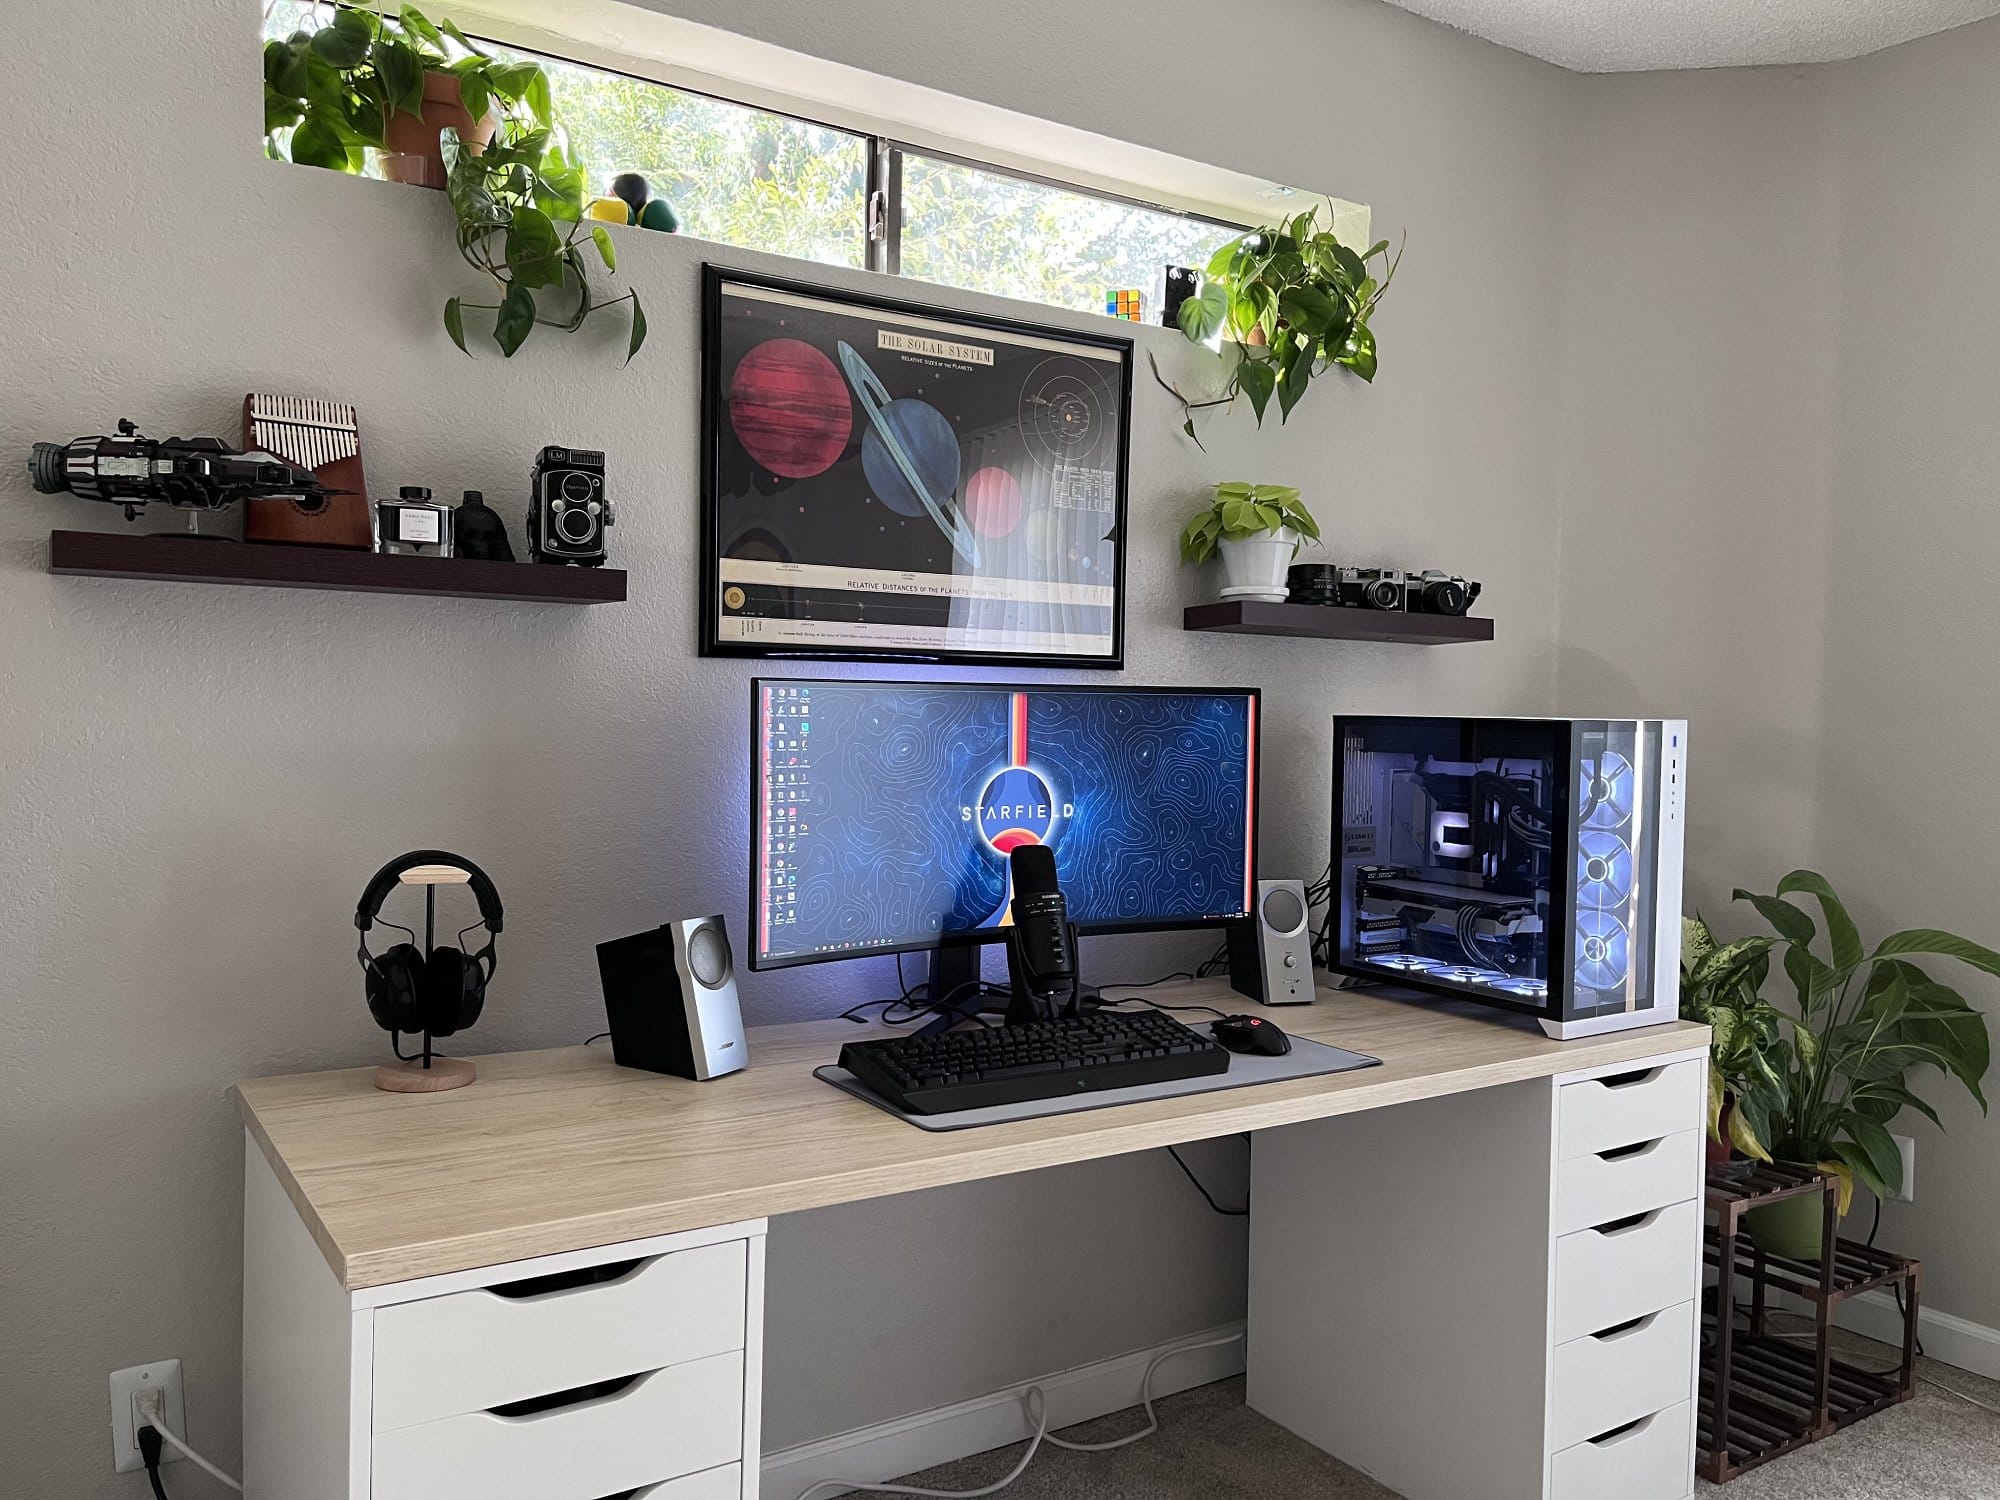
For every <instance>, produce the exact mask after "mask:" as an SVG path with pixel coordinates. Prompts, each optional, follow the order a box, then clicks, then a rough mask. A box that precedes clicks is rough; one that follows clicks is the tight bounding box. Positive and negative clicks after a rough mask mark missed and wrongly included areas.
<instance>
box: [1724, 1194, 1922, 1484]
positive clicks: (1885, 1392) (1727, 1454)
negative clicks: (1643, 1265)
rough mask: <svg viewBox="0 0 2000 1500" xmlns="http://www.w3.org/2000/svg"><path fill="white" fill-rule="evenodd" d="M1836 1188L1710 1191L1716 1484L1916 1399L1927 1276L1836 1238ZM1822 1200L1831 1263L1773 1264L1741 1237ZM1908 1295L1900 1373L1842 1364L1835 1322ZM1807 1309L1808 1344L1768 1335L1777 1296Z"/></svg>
mask: <svg viewBox="0 0 2000 1500" xmlns="http://www.w3.org/2000/svg"><path fill="white" fill-rule="evenodd" d="M1836 1192H1837V1184H1836V1183H1835V1181H1834V1179H1833V1178H1832V1177H1830V1176H1827V1175H1826V1174H1824V1173H1820V1172H1815V1171H1812V1170H1811V1169H1810V1168H1803V1167H1791V1166H1771V1165H1767V1164H1764V1163H1761V1162H1758V1163H1736V1164H1734V1165H1733V1166H1732V1167H1731V1168H1730V1169H1729V1170H1728V1172H1727V1173H1726V1174H1718V1175H1716V1176H1714V1177H1711V1178H1710V1179H1709V1183H1708V1190H1707V1206H1708V1210H1709V1212H1710V1214H1711V1215H1712V1218H1713V1222H1711V1223H1710V1224H1709V1225H1708V1227H1707V1231H1706V1234H1705V1235H1704V1239H1703V1247H1702V1254H1703V1258H1704V1260H1705V1262H1706V1264H1707V1267H1708V1269H1709V1270H1711V1271H1713V1272H1714V1273H1715V1284H1714V1286H1712V1287H1711V1288H1710V1289H1709V1291H1708V1293H1707V1294H1706V1295H1707V1298H1708V1301H1707V1304H1706V1306H1705V1309H1704V1313H1703V1321H1702V1370H1701V1410H1700V1437H1699V1440H1698V1443H1697V1452H1696V1462H1695V1467H1696V1469H1697V1471H1698V1472H1699V1473H1700V1474H1701V1477H1702V1478H1704V1479H1706V1480H1708V1481H1709V1482H1710V1483H1712V1484H1726V1483H1728V1482H1729V1481H1730V1480H1732V1479H1734V1478H1735V1477H1736V1476H1737V1475H1739V1474H1741V1473H1743V1472H1744V1471H1745V1470H1747V1469H1754V1468H1756V1467H1757V1466H1758V1465H1759V1464H1764V1463H1769V1462H1770V1461H1771V1460H1772V1459H1774V1458H1778V1457H1780V1456H1782V1455H1783V1454H1786V1453H1790V1452H1791V1451H1793V1450H1794V1449H1796V1448H1802V1447H1804V1446H1805V1445H1806V1444H1807V1443H1815V1442H1818V1441H1819V1440H1820V1439H1821V1438H1824V1437H1830V1436H1831V1435H1832V1434H1834V1433H1836V1432H1838V1431H1840V1430H1841V1429H1842V1428H1843V1427H1848V1426H1851V1425H1852V1424H1854V1423H1855V1422H1858V1421H1860V1420H1861V1419H1862V1418H1863V1417H1867V1416H1872V1415H1874V1414H1875V1413H1876V1412H1878V1411H1881V1410H1882V1409H1883V1408H1884V1407H1887V1406H1893V1405H1895V1404H1896V1403H1897V1402H1899V1401H1907V1400H1909V1399H1910V1397H1911V1396H1913V1395H1914V1394H1915V1393H1916V1354H1917V1310H1918V1299H1919V1292H1920V1285H1921V1282H1922V1279H1923V1266H1922V1263H1921V1262H1919V1261H1914V1260H1910V1259H1907V1258H1906V1257H1903V1256H1900V1255H1891V1254H1889V1253H1888V1252H1887V1251H1886V1250H1877V1249H1874V1248H1872V1247H1871V1246H1868V1245H1863V1244H1859V1243H1857V1242H1856V1241H1853V1240H1843V1239H1840V1238H1838V1237H1837V1236H1836V1234H1835V1232H1834V1231H1835V1223H1836V1217H1837V1216H1836V1214H1835V1202H1836V1197H1835V1195H1836ZM1814 1194H1817V1195H1818V1196H1819V1197H1820V1199H1821V1200H1822V1202H1823V1204H1824V1212H1825V1219H1824V1224H1825V1236H1824V1239H1823V1241H1822V1243H1824V1244H1826V1245H1830V1246H1831V1247H1832V1253H1831V1254H1829V1255H1827V1256H1825V1257H1823V1258H1822V1259H1821V1260H1819V1261H1818V1262H1812V1261H1803V1260H1792V1259H1790V1258H1788V1257H1785V1256H1779V1255H1767V1254H1766V1253H1765V1252H1764V1251H1762V1250H1759V1249H1758V1248H1756V1246H1754V1245H1752V1244H1751V1243H1750V1242H1749V1240H1748V1238H1747V1237H1746V1236H1744V1235H1743V1234H1742V1225H1743V1216H1744V1215H1745V1214H1746V1213H1748V1212H1749V1211H1750V1210H1751V1209H1753V1208H1758V1207H1761V1206H1763V1205H1765V1204H1769V1203H1777V1202H1780V1201H1782V1200H1784V1199H1787V1198H1799V1197H1809V1196H1812V1195H1814ZM1739 1279H1744V1280H1748V1282H1749V1284H1750V1318H1749V1327H1748V1328H1738V1327H1736V1320H1735V1316H1734V1313H1735V1310H1736V1306H1737V1303H1736V1290H1737V1287H1738V1284H1739ZM1897 1285H1901V1286H1902V1287H1903V1289H1904V1293H1905V1296H1904V1308H1903V1358H1902V1363H1901V1365H1900V1366H1899V1367H1898V1368H1897V1369H1896V1370H1894V1371H1890V1372H1888V1373H1879V1372H1876V1371H1871V1370H1864V1369H1861V1368H1860V1367H1858V1366H1855V1365H1851V1364H1849V1363H1847V1362H1846V1361H1845V1360H1841V1359H1838V1358H1836V1357H1835V1356H1834V1353H1833V1342H1832V1338H1831V1334H1832V1331H1833V1316H1834V1310H1835V1309H1836V1308H1837V1307H1839V1305H1840V1304H1841V1303H1843V1302H1845V1301H1846V1300H1847V1299H1848V1298H1850V1297H1855V1296H1859V1295H1860V1294H1861V1293H1862V1292H1866V1291H1872V1290H1874V1289H1876V1288H1878V1287H1892V1286H1897ZM1774 1290H1775V1291H1781V1292H1787V1293H1790V1294H1791V1295H1793V1296H1795V1297H1799V1298H1802V1299H1803V1300H1804V1301H1806V1302H1807V1303H1809V1304H1810V1305H1811V1309H1812V1311H1811V1317H1812V1320H1813V1328H1814V1337H1813V1339H1812V1342H1811V1343H1810V1344H1805V1343H1802V1342H1800V1341H1799V1340H1797V1339H1792V1338H1784V1337H1780V1336H1778V1335H1776V1334H1773V1333H1771V1332H1770V1331H1769V1330H1768V1329H1767V1328H1766V1326H1765V1325H1766V1319H1767V1314H1768V1311H1769V1308H1768V1301H1769V1296H1770V1293H1771V1292H1772V1291H1774Z"/></svg>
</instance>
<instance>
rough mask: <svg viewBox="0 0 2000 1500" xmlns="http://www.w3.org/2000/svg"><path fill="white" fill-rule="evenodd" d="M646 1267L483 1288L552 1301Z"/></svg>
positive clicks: (623, 1263) (632, 1264)
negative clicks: (565, 1293) (564, 1293)
mask: <svg viewBox="0 0 2000 1500" xmlns="http://www.w3.org/2000/svg"><path fill="white" fill-rule="evenodd" d="M646 1264H647V1262H646V1261H645V1260H643V1259H641V1260H614V1261H610V1262H608V1263H606V1264H604V1265H601V1266H583V1267H580V1268H579V1269H577V1270H574V1271H551V1272H549V1274H548V1275H546V1276H524V1277H523V1278H521V1280H519V1281H503V1282H501V1283H500V1284H499V1285H498V1286H489V1287H487V1288H486V1290H487V1291H489V1292H491V1293H492V1294H493V1295H494V1296H496V1297H505V1298H507V1299H508V1300H509V1301H512V1302H526V1301H529V1300H530V1299H532V1298H535V1297H554V1296H558V1295H560V1294H561V1293H563V1292H576V1291H582V1290H584V1289H585V1288H587V1287H597V1286H610V1285H612V1284H613V1283H614V1282H620V1281H626V1280H629V1279H630V1278H631V1277H633V1276H635V1275H637V1274H638V1273H639V1271H640V1270H641V1269H642V1268H643V1267H644V1266H645V1265H646ZM614 1500H615V1497H614Z"/></svg>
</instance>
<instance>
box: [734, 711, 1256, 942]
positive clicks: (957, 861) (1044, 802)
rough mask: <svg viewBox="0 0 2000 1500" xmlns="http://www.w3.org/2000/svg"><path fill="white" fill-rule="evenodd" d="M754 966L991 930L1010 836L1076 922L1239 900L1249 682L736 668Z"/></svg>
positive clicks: (1249, 779) (1244, 860)
mask: <svg viewBox="0 0 2000 1500" xmlns="http://www.w3.org/2000/svg"><path fill="white" fill-rule="evenodd" d="M751 696H752V715H751V717H752V739H751V754H752V761H751V765H752V774H751V784H752V795H751V809H750V815H751V861H750V882H751V891H750V919H751V925H752V928H753V930H754V933H755V938H754V943H753V953H752V958H751V966H752V967H753V968H760V969H762V968H777V967H781V966H783V965H786V964H795V963H811V962H814V961H817V960H821V959H832V958H853V957H857V956H859V955H862V954H867V953H896V952H902V951H906V950H909V949H914V948H928V947H932V946H935V945H936V944H938V943H939V942H940V941H945V940H950V941H968V942H978V941H982V940H990V939H992V938H997V937H998V936H1000V932H1001V929H1002V926H1003V924H1004V921H1005V918H1006V914H1007V903H1008V901H1009V899H1010V892H1009V890H1008V865H1007V854H1008V851H1010V850H1011V849H1013V848H1015V847H1016V846H1018V845H1020V844H1027V843H1044V844H1047V845H1048V846H1049V847H1050V848H1051V849H1053V850H1054V851H1055V856H1056V873H1057V876H1058V878H1059V879H1060V881H1061V882H1062V888H1063V893H1064V895H1065V896H1066V897H1067V899H1068V904H1069V913H1070V917H1071V919H1072V920H1073V921H1075V922H1076V923H1077V925H1078V926H1079V927H1080V928H1082V929H1083V930H1084V931H1086V932H1115V931H1140V930H1146V929H1161V928H1174V927H1195V926H1203V925H1207V924H1211V923H1219V922H1224V921H1228V920H1230V919H1232V918H1238V917H1243V916H1245V915H1247V914H1248V913H1249V912H1250V910H1251V903H1252V898H1253V893H1254V887H1255V882H1256V865H1257V860H1256V855H1257V729H1258V725H1257V709H1258V698H1257V693H1256V690H1255V689H1236V690H1219V689H1195V688H1135V687H1124V688H1115V689H1103V688H1077V687H1017V686H998V685H992V684H987V683H887V682H842V681H827V680H798V679H777V678H759V679H758V680H756V681H755V682H753V683H752V684H751Z"/></svg>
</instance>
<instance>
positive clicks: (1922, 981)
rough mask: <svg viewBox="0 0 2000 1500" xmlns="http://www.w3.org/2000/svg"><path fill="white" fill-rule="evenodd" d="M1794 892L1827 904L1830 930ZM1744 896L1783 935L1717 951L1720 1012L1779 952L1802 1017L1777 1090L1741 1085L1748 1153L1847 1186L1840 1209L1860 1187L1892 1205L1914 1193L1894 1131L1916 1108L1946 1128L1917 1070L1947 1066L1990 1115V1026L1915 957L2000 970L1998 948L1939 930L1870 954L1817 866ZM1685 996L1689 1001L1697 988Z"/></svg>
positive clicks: (1822, 907) (1713, 979)
mask: <svg viewBox="0 0 2000 1500" xmlns="http://www.w3.org/2000/svg"><path fill="white" fill-rule="evenodd" d="M1789 896H1805V897H1809V898H1810V899H1811V900H1812V901H1814V902H1815V903H1816V904H1817V905H1818V907H1819V911H1820V915H1821V918H1822V919H1823V920H1824V922H1825V924H1826V930H1825V932H1824V933H1822V932H1821V931H1820V927H1819V924H1818V923H1817V922H1815V921H1814V919H1813V915H1812V913H1811V912H1810V911H1809V910H1807V909H1806V908H1805V907H1804V906H1803V905H1801V904H1799V903H1798V902H1795V901H1790V900H1787V899H1785V898H1786V897H1789ZM1736 899H1737V900H1739V901H1747V902H1749V903H1750V904H1751V905H1752V906H1754V907H1755V908H1756V909H1757V912H1758V914H1759V915H1760V916H1762V917H1763V919H1764V921H1765V922H1766V923H1767V924H1768V925H1769V926H1770V927H1771V929H1772V932H1773V934H1774V935H1773V936H1770V937H1763V936H1758V937H1751V938H1745V939H1743V940H1742V941H1740V942H1736V943H1731V944H1729V945H1727V947H1725V948H1722V949H1719V950H1717V951H1716V953H1714V954H1713V955H1711V957H1710V959H1709V961H1708V965H1707V967H1706V969H1705V970H1703V980H1704V983H1705V985H1706V986H1707V990H1706V993H1707V994H1708V995H1709V997H1710V999H1709V1001H1708V1003H1709V1004H1710V1007H1711V1014H1714V1013H1716V1012H1715V1009H1714V1006H1715V1004H1716V1003H1717V1002H1716V997H1725V996H1733V997H1735V998H1736V999H1737V1000H1738V1001H1739V1002H1740V1001H1741V1000H1742V999H1743V998H1744V997H1745V996H1746V994H1754V993H1755V992H1756V990H1757V988H1758V987H1760V986H1761V984H1762V982H1763V979H1764V977H1765V976H1766V975H1767V974H1768V972H1769V968H1770V961H1771V959H1772V957H1773V956H1774V955H1775V956H1777V958H1778V961H1779V965H1780V967H1782V968H1783V970H1784V973H1785V976H1786V978H1787V979H1788V980H1790V982H1791V988H1792V994H1791V996H1790V997H1789V1004H1790V1008H1789V1009H1787V1008H1785V1007H1784V1006H1783V1005H1780V1006H1779V1007H1778V1015H1779V1023H1778V1024H1779V1025H1780V1027H1781V1028H1782V1032H1783V1036H1784V1046H1783V1047H1782V1049H1781V1050H1780V1051H1779V1052H1778V1054H1777V1056H1776V1057H1775V1058H1774V1059H1772V1060H1773V1061H1774V1063H1775V1065H1776V1068H1777V1071H1778V1074H1779V1077H1778V1079H1777V1081H1775V1082H1772V1081H1770V1080H1769V1079H1768V1078H1766V1077H1764V1074H1763V1069H1762V1068H1761V1066H1758V1067H1756V1068H1754V1070H1747V1071H1745V1072H1744V1073H1742V1074H1741V1075H1740V1076H1741V1077H1742V1078H1743V1079H1744V1080H1745V1081H1748V1082H1749V1083H1750V1086H1749V1087H1737V1088H1736V1110H1735V1113H1736V1115H1737V1116H1738V1117H1740V1119H1741V1121H1742V1124H1741V1127H1740V1133H1737V1134H1736V1135H1735V1138H1736V1142H1737V1145H1738V1146H1739V1147H1740V1148H1741V1149H1743V1150H1744V1151H1745V1153H1746V1154H1747V1155H1751V1156H1755V1157H1759V1158H1761V1159H1764V1160H1770V1159H1774V1158H1775V1159H1777V1160H1780V1161H1795V1162H1806V1163H1811V1164H1815V1165H1817V1166H1820V1167H1822V1168H1824V1169H1825V1170H1827V1171H1829V1172H1831V1173H1832V1174H1833V1175H1834V1176H1835V1177H1836V1178H1838V1179H1839V1181H1840V1200H1841V1201H1840V1207H1841V1211H1842V1212H1845V1211H1846V1209H1847V1206H1848V1203H1849V1201H1850V1200H1851V1199H1852V1196H1853V1192H1854V1184H1855V1182H1856V1180H1859V1181H1860V1182H1861V1183H1862V1184H1863V1185H1865V1186H1866V1187H1867V1188H1868V1189H1869V1190H1870V1191H1871V1192H1873V1193H1874V1194H1876V1195H1877V1196H1878V1197H1883V1198H1888V1197H1893V1196H1894V1195H1895V1194H1896V1193H1897V1192H1898V1191H1899V1190H1900V1189H1901V1187H1902V1183H1903V1160H1902V1154H1901V1153H1900V1152H1899V1151H1898V1150H1897V1149H1896V1143H1895V1141H1894V1140H1893V1139H1892V1138H1891V1137H1890V1135H1889V1131H1888V1126H1889V1123H1890V1122H1891V1121H1892V1120H1894V1119H1895V1118H1896V1116H1897V1115H1899V1114H1900V1113H1902V1111H1903V1110H1905V1109H1914V1110H1916V1111H1917V1112H1918V1113H1919V1114H1921V1115H1923V1116H1925V1117H1926V1118H1928V1119H1929V1120H1930V1121H1931V1122H1932V1123H1934V1124H1937V1125H1939V1126H1940V1128H1942V1125H1943V1121H1941V1120H1940V1119H1939V1118H1938V1114H1937V1111H1936V1109H1935V1108H1933V1107H1932V1105H1931V1104H1930V1103H1929V1102H1928V1101H1926V1100H1925V1099H1923V1098H1922V1097H1921V1096H1920V1095H1919V1094H1918V1093H1917V1092H1916V1088H1915V1083H1914V1080H1913V1076H1912V1075H1913V1074H1916V1073H1918V1072H1919V1070H1921V1069H1923V1068H1926V1067H1930V1068H1935V1069H1937V1070H1938V1072H1939V1073H1940V1074H1945V1075H1949V1076H1950V1077H1953V1078H1955V1079H1957V1080H1958V1082H1959V1083H1960V1084H1961V1085H1962V1086H1963V1087H1964V1088H1965V1089H1966V1091H1967V1092H1968V1093H1970V1094H1971V1095H1972V1097H1973V1099H1974V1100H1976V1101H1977V1102H1978V1104H1979V1107H1980V1109H1981V1110H1982V1111H1984V1110H1985V1108H1986V1096H1985V1094H1984V1093H1983V1092H1982V1091H1981V1087H1980V1085H1981V1082H1982V1080H1984V1078H1985V1076H1986V1069H1987V1064H1988V1062H1989V1060H1990V1056H1991V1041H1990V1038H1989V1037H1988V1035H1987V1030H1986V1018H1985V1017H1984V1016H1983V1015H1982V1014H1980V1012H1978V1011H1977V1010H1974V1009H1973V1008H1972V1007H1971V1006H1970V1005H1968V1004H1967V1003H1966V1000H1965V997H1964V996H1962V995H1961V994H1959V992H1958V991H1957V990H1955V989H1953V988H1951V986H1949V985H1947V984H1944V983H1942V982H1941V981H1939V980H1937V979H1935V978H1933V977H1932V976H1931V974H1930V972H1929V970H1928V969H1927V968H1925V967H1924V965H1922V964H1919V963H1917V962H1916V960H1917V959H1918V958H1944V959H1950V960H1952V961H1953V962H1956V963H1962V964H1965V965H1968V966H1969V967H1971V968H1974V969H1977V970H1979V971H1981V972H1982V973H1986V974H1996V975H2000V953H1996V952H1995V951H1994V950H1992V949H1991V948H1986V947H1983V946H1981V945H1980V944H1978V943H1975V942H1972V941H1971V940H1970V939H1967V938H1962V937H1957V936H1955V935H1953V934H1951V933H1949V932H1943V931H1940V930H1938V929H1936V928H1931V927H1919V928H1911V929H1909V930H1907V931H1904V932H1896V933H1891V934H1890V935H1889V936H1888V937H1886V938H1884V939H1882V941H1881V942H1879V943H1877V944H1875V946H1874V947H1873V948H1868V947H1865V946H1864V945H1863V943H1862V940H1861V934H1860V931H1859V930H1858V929H1857V928H1856V926H1855V923H1854V919H1853V918H1852V917H1851V916H1849V915H1848V912H1847V908H1846V907H1845V906H1844V905H1842V903H1841V901H1840V898H1839V897H1838V896H1837V895H1835V894H1834V891H1833V888H1832V887H1831V886H1830V885H1829V884H1828V883H1827V881H1826V879H1825V878H1824V877H1823V876H1820V875H1817V874H1815V873H1814V872H1812V871H1811V870H1794V871H1793V872H1792V873H1791V874H1789V875H1787V876H1786V877H1785V878H1784V879H1783V880H1781V881H1779V882H1778V889H1777V892H1776V894H1775V895H1770V896H1761V895H1758V894H1756V893H1755V892H1752V891H1744V890H1739V891H1737V892H1736ZM1746 985H1747V986H1749V988H1748V989H1747V990H1746V988H1745V986H1746ZM1682 995H1683V1004H1684V1006H1685V1005H1687V1004H1688V993H1687V990H1686V988H1685V986H1684V988H1683V992H1682ZM1741 1009H1742V1011H1743V1013H1747V1014H1750V1015H1751V1016H1752V1017H1753V1019H1752V1022H1751V1024H1752V1026H1753V1028H1756V1029H1758V1031H1759V1034H1760V1036H1761V1028H1762V1027H1763V1025H1764V1019H1763V1018H1762V1017H1761V1015H1760V1014H1758V1013H1757V1012H1755V1011H1754V1008H1750V1007H1742V1008H1741ZM1736 1040H1737V1038H1736V1037H1735V1036H1734V1035H1732V1037H1731V1041H1732V1043H1734V1042H1735V1041H1736ZM1720 1041H1721V1037H1720V1036H1718V1043H1719V1042H1720ZM1744 1045H1745V1046H1746V1047H1749V1044H1744ZM1765 1045H1766V1044H1765V1043H1764V1042H1763V1041H1761V1040H1760V1041H1758V1042H1757V1043H1755V1045H1754V1049H1752V1050H1755V1051H1757V1052H1758V1053H1759V1054H1762V1052H1763V1049H1764V1047H1765ZM1759 1080H1761V1081H1759ZM1732 1086H1734V1085H1732Z"/></svg>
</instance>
